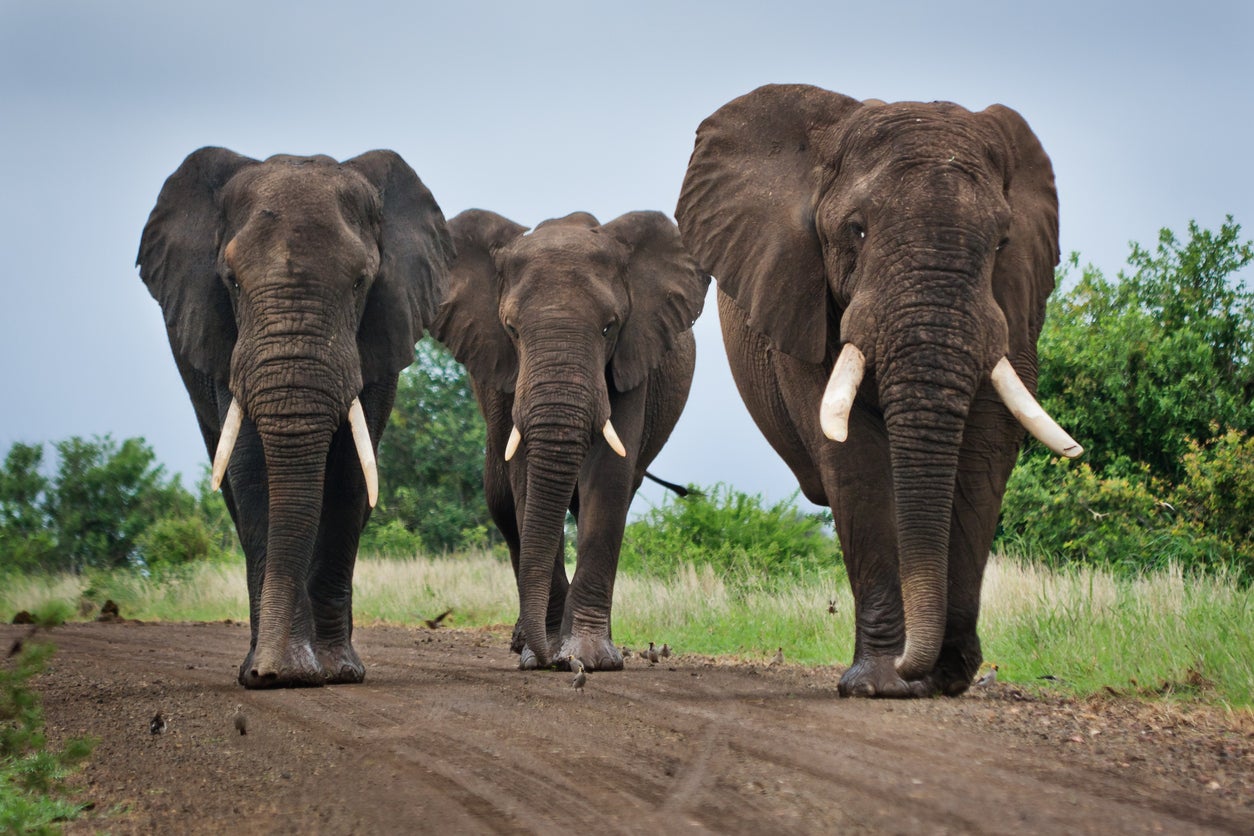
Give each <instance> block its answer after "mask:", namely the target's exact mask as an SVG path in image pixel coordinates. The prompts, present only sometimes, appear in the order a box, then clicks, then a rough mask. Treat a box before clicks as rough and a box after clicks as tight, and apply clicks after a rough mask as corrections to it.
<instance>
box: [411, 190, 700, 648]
mask: <svg viewBox="0 0 1254 836" xmlns="http://www.w3.org/2000/svg"><path fill="white" fill-rule="evenodd" d="M449 229H450V231H451V233H452V235H453V240H454V244H455V246H456V247H457V252H458V258H457V262H456V264H455V265H454V267H453V270H452V274H451V278H450V282H449V292H448V295H447V297H446V300H445V303H444V305H443V307H442V309H441V312H440V317H439V319H438V320H437V321H436V324H435V326H434V330H435V333H436V336H437V338H439V339H440V340H441V341H442V342H443V343H444V344H445V345H447V346H448V347H449V349H450V350H451V351H452V353H453V355H454V356H455V357H456V358H457V359H458V360H459V361H460V362H462V363H463V364H464V365H465V366H466V369H467V371H468V372H469V374H470V377H471V379H472V380H473V381H474V384H475V386H476V388H477V389H479V390H484V389H490V390H494V391H496V392H499V393H507V394H509V395H511V396H512V397H511V398H510V399H509V400H510V401H512V412H511V415H510V420H511V421H512V425H513V426H512V430H511V432H510V438H509V442H508V444H507V445H506V449H505V451H504V456H505V458H506V459H511V458H513V457H514V456H515V455H516V454H517V453H518V451H520V450H521V451H522V453H523V455H522V456H521V458H522V459H524V463H523V465H522V468H521V470H522V471H523V472H522V473H521V474H518V475H517V476H516V477H515V478H516V479H518V480H521V484H519V485H518V486H517V487H516V489H515V494H516V495H525V497H526V499H525V503H526V510H525V514H523V515H522V519H521V520H520V523H521V530H520V532H519V535H520V540H521V545H520V556H519V562H518V567H517V568H518V586H519V609H520V618H519V622H520V626H521V628H522V633H523V635H524V637H525V640H526V643H527V646H528V647H529V648H530V649H531V650H532V652H534V653H535V654H536V656H537V658H538V661H539V663H540V664H541V665H547V664H549V663H550V661H551V660H552V659H551V654H552V649H551V648H550V647H549V644H548V642H547V641H546V621H545V619H546V611H547V609H548V606H549V592H550V580H551V575H552V573H553V560H554V555H555V554H556V553H557V551H558V549H559V545H560V543H561V538H562V534H563V520H564V519H565V514H566V510H567V508H568V507H569V506H570V504H571V498H572V493H573V491H574V489H575V485H576V481H577V479H578V477H579V475H580V471H581V468H582V467H583V464H584V461H585V459H586V458H588V457H589V456H591V455H607V454H608V455H617V456H626V457H628V458H630V459H632V460H633V461H634V460H635V458H636V457H638V456H640V455H641V451H640V450H639V449H637V448H636V447H635V446H634V445H635V444H638V440H636V439H633V438H632V437H630V436H629V437H628V438H627V439H626V441H624V440H623V439H620V438H619V435H618V433H617V432H616V431H615V428H614V422H613V419H614V416H613V415H611V404H612V402H613V401H614V400H615V398H616V396H617V393H624V392H629V391H631V390H634V389H636V388H637V387H639V386H641V384H643V383H645V381H646V379H647V378H648V377H649V375H650V373H651V372H652V371H654V370H655V369H657V368H658V366H659V364H661V363H662V361H663V358H665V357H666V355H667V353H668V352H669V351H670V350H671V349H672V348H673V347H674V346H675V345H676V341H677V339H679V338H680V335H681V334H683V333H684V332H686V331H688V330H689V329H690V328H691V326H692V323H693V322H694V320H695V319H696V318H697V316H698V315H699V314H700V312H701V307H702V305H703V304H704V299H705V291H706V288H707V287H708V284H709V276H708V275H706V274H705V273H703V272H702V271H701V270H700V269H698V267H697V264H696V262H695V261H694V260H693V259H692V257H691V256H690V255H688V253H687V252H686V251H685V250H684V248H683V246H682V244H681V243H680V239H679V231H678V229H676V227H675V224H674V223H673V222H672V221H670V220H669V219H668V218H667V217H666V216H664V215H662V214H661V213H659V212H631V213H628V214H625V215H623V216H621V217H619V218H617V219H615V220H614V221H611V222H610V223H607V224H604V225H602V224H600V223H599V222H598V221H597V219H596V218H594V217H593V216H592V215H589V214H587V213H582V212H579V213H574V214H571V215H568V216H566V217H564V218H560V219H556V220H550V221H545V222H544V223H542V224H540V225H539V226H537V227H536V228H535V229H534V230H532V231H531V232H530V233H528V234H524V232H526V227H523V226H521V225H519V224H517V223H514V222H513V221H510V220H507V219H506V218H503V217H501V216H500V215H497V214H494V213H492V212H486V211H482V210H469V211H466V212H463V213H462V214H460V215H458V216H457V217H455V218H453V219H452V220H451V221H450V222H449ZM685 392H686V386H685ZM481 401H482V397H481ZM515 464H517V462H515ZM518 469H519V468H515V470H518ZM629 500H630V497H628V498H627V501H629ZM625 509H626V506H625V504H624V514H625V512H626V511H625ZM611 583H612V580H611Z"/></svg>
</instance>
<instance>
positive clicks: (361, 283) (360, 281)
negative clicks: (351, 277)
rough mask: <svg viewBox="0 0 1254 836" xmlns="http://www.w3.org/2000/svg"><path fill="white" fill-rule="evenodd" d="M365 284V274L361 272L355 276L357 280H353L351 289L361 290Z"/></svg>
mask: <svg viewBox="0 0 1254 836" xmlns="http://www.w3.org/2000/svg"><path fill="white" fill-rule="evenodd" d="M365 286H366V276H365V274H362V275H360V276H358V277H357V280H356V281H355V282H353V290H361V289H362V288H363V287H365Z"/></svg>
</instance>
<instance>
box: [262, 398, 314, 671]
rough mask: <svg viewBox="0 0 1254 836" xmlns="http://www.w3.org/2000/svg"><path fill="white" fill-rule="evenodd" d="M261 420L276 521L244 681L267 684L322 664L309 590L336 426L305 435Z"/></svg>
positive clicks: (270, 535) (272, 524) (272, 520)
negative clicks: (314, 639) (313, 638)
mask: <svg viewBox="0 0 1254 836" xmlns="http://www.w3.org/2000/svg"><path fill="white" fill-rule="evenodd" d="M269 423H270V422H264V423H263V424H262V425H261V426H259V434H260V436H261V442H262V446H263V448H264V450H265V459H266V472H267V478H268V485H269V495H270V512H269V520H270V528H269V533H268V538H267V542H266V563H265V570H264V575H263V578H262V584H261V601H260V605H259V608H258V622H259V623H258V625H257V647H256V649H255V651H254V653H253V665H252V668H251V670H250V671H248V672H246V674H245V677H246V683H245V684H248V685H250V686H252V687H259V686H265V685H266V684H267V683H268V682H270V681H275V680H277V679H278V678H279V677H280V676H281V677H282V678H283V679H284V680H287V681H291V680H294V679H295V680H299V679H301V678H305V677H302V675H301V672H304V673H305V674H307V675H312V674H313V672H315V671H316V670H317V662H316V660H315V659H314V651H313V648H312V646H310V644H309V641H308V639H309V637H310V636H312V634H313V613H312V611H311V609H310V604H309V598H308V595H307V593H306V582H307V579H308V575H309V567H310V565H311V562H312V556H313V552H314V548H315V544H316V541H317V537H318V526H319V521H320V519H321V514H322V497H323V488H324V484H323V483H324V477H325V473H326V461H327V452H328V450H329V449H330V445H331V435H332V433H331V431H329V430H320V431H316V432H310V433H307V434H301V435H292V434H290V433H286V432H282V431H277V432H276V431H275V428H274V427H273V426H269V427H267V426H266V424H269Z"/></svg>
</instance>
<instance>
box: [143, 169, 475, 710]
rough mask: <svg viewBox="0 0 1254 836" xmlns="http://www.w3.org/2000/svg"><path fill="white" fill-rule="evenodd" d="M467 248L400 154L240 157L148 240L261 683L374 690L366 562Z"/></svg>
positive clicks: (170, 208)
mask: <svg viewBox="0 0 1254 836" xmlns="http://www.w3.org/2000/svg"><path fill="white" fill-rule="evenodd" d="M452 256H453V250H452V243H451V240H450V238H449V234H448V230H447V228H446V227H445V224H444V217H443V215H442V214H441V212H440V208H439V206H437V205H436V202H435V200H434V199H433V198H432V196H431V193H430V192H429V191H428V190H427V189H426V187H425V186H423V184H422V181H421V180H419V179H418V176H417V175H416V174H415V173H414V171H413V169H411V168H410V167H409V165H407V164H406V163H405V161H404V160H402V159H401V158H400V157H399V156H398V155H396V154H395V153H393V152H391V151H371V152H369V153H366V154H362V155H361V156H359V157H355V158H353V159H351V160H348V161H346V162H343V163H339V162H336V161H335V160H333V159H331V158H329V157H322V156H317V157H292V156H275V157H271V158H269V159H267V160H265V161H259V160H254V159H251V158H249V157H245V156H241V155H240V154H236V153H234V152H232V151H229V150H227V149H225V148H202V149H200V150H199V151H196V152H194V153H192V154H191V155H189V156H188V157H187V159H186V160H184V161H183V164H182V165H181V166H179V168H178V170H177V171H175V172H174V173H173V174H172V175H170V177H169V178H168V179H167V180H166V182H165V185H164V186H163V187H162V189H161V193H160V195H159V196H158V198H157V204H156V206H155V207H154V208H153V210H152V214H151V215H150V216H149V218H148V224H147V226H145V228H144V233H143V238H142V240H141V242H140V247H139V258H138V262H137V263H138V265H139V268H140V275H141V276H142V277H143V280H144V283H145V284H147V286H148V289H149V291H150V292H151V293H152V295H153V297H154V298H156V300H157V301H158V302H159V303H160V305H161V309H162V312H163V313H164V315H165V323H166V330H167V332H168V335H169V338H170V346H171V348H172V349H173V350H174V359H175V362H176V364H177V365H178V369H179V373H180V374H181V375H182V378H183V382H184V383H185V385H186V386H187V391H188V394H189V395H190V396H191V400H192V405H193V407H194V408H195V411H196V417H197V419H198V420H199V423H200V430H201V434H202V435H203V437H204V441H205V445H206V447H207V448H208V452H209V455H210V456H211V458H212V461H213V476H212V479H213V485H214V486H215V487H218V486H221V488H222V492H223V496H224V498H225V500H226V505H227V508H228V509H229V510H230V513H231V518H232V519H233V520H234V521H235V528H236V531H237V532H238V534H239V538H240V542H241V543H242V544H243V547H244V554H245V556H246V559H247V572H248V601H249V619H250V622H251V626H252V641H251V644H250V647H249V650H248V655H247V657H246V658H245V659H244V663H243V664H242V665H241V666H240V670H239V681H240V683H241V684H243V685H244V686H245V687H248V688H265V687H277V686H290V685H318V684H322V683H330V682H359V681H361V679H362V678H363V677H364V675H365V668H364V667H363V666H362V663H361V660H360V658H359V657H358V655H357V652H356V650H355V649H354V648H353V643H352V632H353V619H352V601H353V589H352V581H353V565H354V562H355V560H356V554H357V542H358V539H359V537H360V535H361V530H362V527H363V526H364V525H365V523H366V520H367V518H368V517H369V515H370V509H371V508H372V507H373V506H374V503H375V499H376V497H377V495H378V474H377V470H376V466H375V459H374V456H375V451H376V450H377V448H378V443H379V437H380V435H381V434H382V433H383V428H384V426H385V425H386V423H387V419H388V414H389V413H390V412H391V409H392V400H393V398H394V396H395V393H396V383H397V376H398V375H399V373H400V371H401V370H402V369H403V368H405V366H407V365H409V363H410V362H411V361H412V360H413V350H414V343H415V342H416V341H417V340H418V338H419V337H421V336H422V333H423V329H424V328H425V327H427V326H428V325H429V324H430V323H431V322H432V320H433V319H434V317H435V313H436V309H437V307H438V306H439V303H440V301H441V299H442V297H443V293H444V288H445V286H446V284H447V280H448V269H449V264H450V263H451V261H452Z"/></svg>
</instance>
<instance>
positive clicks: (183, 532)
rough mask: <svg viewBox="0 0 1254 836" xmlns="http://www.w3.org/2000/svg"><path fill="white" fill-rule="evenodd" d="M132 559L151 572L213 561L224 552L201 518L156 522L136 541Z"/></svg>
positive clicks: (166, 519)
mask: <svg viewBox="0 0 1254 836" xmlns="http://www.w3.org/2000/svg"><path fill="white" fill-rule="evenodd" d="M135 545H136V558H137V559H138V560H139V561H140V562H142V563H143V565H144V566H145V567H146V568H148V569H151V570H153V571H157V572H160V571H164V570H168V569H176V568H178V567H181V566H186V565H187V564H188V563H191V562H193V561H196V560H214V559H218V558H221V557H224V556H225V554H226V553H225V552H224V551H223V549H222V548H221V546H220V545H219V544H218V542H217V540H216V539H215V537H214V532H213V531H212V530H211V529H210V527H209V524H208V523H207V522H205V520H204V519H203V518H201V517H166V518H164V519H160V520H157V521H156V522H154V523H153V524H152V525H150V526H148V528H146V529H144V532H143V533H142V534H140V535H139V538H138V539H137V540H136V544H135Z"/></svg>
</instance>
